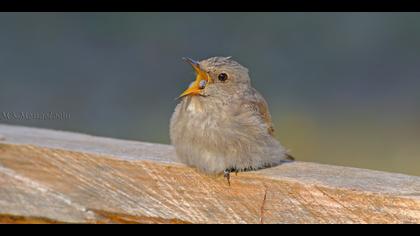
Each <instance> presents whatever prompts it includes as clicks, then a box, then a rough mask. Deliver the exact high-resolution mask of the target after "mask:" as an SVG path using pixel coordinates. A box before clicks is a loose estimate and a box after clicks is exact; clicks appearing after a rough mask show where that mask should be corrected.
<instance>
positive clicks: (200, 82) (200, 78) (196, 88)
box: [179, 57, 212, 98]
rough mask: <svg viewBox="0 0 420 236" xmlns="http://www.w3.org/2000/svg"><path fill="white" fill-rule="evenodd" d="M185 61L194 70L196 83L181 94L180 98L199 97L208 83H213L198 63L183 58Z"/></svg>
mask: <svg viewBox="0 0 420 236" xmlns="http://www.w3.org/2000/svg"><path fill="white" fill-rule="evenodd" d="M182 59H183V60H184V61H186V62H188V63H189V64H190V65H191V66H192V67H193V68H194V71H195V73H196V75H197V76H196V78H195V81H194V82H192V83H191V85H190V86H189V87H188V88H187V89H186V90H185V91H184V92H183V93H182V94H181V95H179V98H181V97H184V96H187V95H197V94H200V92H201V90H203V89H204V87H205V86H206V84H207V83H210V82H212V81H211V78H210V76H209V75H208V74H207V72H205V71H204V70H202V69H201V67H200V64H199V63H198V62H197V61H194V60H192V59H190V58H186V57H184V58H182Z"/></svg>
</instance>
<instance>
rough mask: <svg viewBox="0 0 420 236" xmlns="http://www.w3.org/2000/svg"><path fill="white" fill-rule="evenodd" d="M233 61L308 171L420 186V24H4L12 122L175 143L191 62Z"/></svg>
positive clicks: (0, 38)
mask: <svg viewBox="0 0 420 236" xmlns="http://www.w3.org/2000/svg"><path fill="white" fill-rule="evenodd" d="M219 55H220V56H233V58H234V59H236V60H237V61H239V62H240V63H242V64H243V65H245V66H246V67H248V68H249V69H250V73H251V78H252V80H253V84H254V86H255V87H256V88H257V89H258V90H259V91H260V92H261V93H262V94H263V95H264V96H265V98H266V99H267V101H268V103H269V105H270V109H271V112H272V116H273V119H274V123H275V128H276V132H277V137H278V138H279V139H280V140H281V142H282V143H283V144H284V145H285V146H286V147H288V148H290V149H291V151H292V154H293V155H294V156H296V157H297V159H298V160H302V161H312V162H318V163H328V164H337V165H345V166H354V167H362V168H369V169H377V170H386V171H393V172H401V173H407V174H413V175H420V145H419V144H420V91H419V89H420V14H419V13H0V112H66V113H68V114H69V115H70V118H69V119H66V120H4V119H3V120H1V121H0V122H1V123H8V124H18V125H24V126H36V127H46V128H53V129H60V130H69V131H76V132H84V133H89V134H93V135H100V136H109V137H115V138H123V139H134V140H140V141H149V142H159V143H169V137H168V125H169V118H170V116H171V114H172V111H173V109H174V107H175V105H176V101H175V100H174V98H176V97H177V96H178V95H179V94H180V93H181V92H182V91H183V90H184V89H185V88H186V87H187V86H188V84H189V82H190V81H192V80H193V79H194V73H193V71H192V69H191V67H190V66H189V65H187V64H185V63H184V62H183V61H182V60H181V58H182V57H184V56H188V57H191V58H194V59H204V58H207V57H211V56H219Z"/></svg>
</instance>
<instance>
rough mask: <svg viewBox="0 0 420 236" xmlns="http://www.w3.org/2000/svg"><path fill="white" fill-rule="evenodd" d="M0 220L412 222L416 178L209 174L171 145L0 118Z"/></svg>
mask: <svg viewBox="0 0 420 236" xmlns="http://www.w3.org/2000/svg"><path fill="white" fill-rule="evenodd" d="M0 135H1V136H2V137H3V140H0V222H5V223H10V222H15V223H22V222H25V223H27V222H29V223H31V222H32V223H40V222H43V223H62V222H72V223H74V222H80V223H420V177H415V176H407V175H402V174H395V173H385V172H380V171H372V170H364V169H356V168H348V167H339V166H330V165H321V164H315V163H305V162H294V163H289V164H284V165H281V166H278V167H275V168H269V169H265V170H260V171H255V172H247V173H239V174H238V175H237V176H235V175H233V176H232V179H231V182H232V185H231V186H230V187H229V186H228V185H227V183H226V182H225V180H224V179H223V177H221V176H207V175H204V174H201V173H197V172H196V171H195V170H194V169H192V168H189V167H186V166H184V165H182V164H180V163H177V162H176V158H175V154H174V150H173V148H172V147H171V146H169V145H162V144H151V143H144V142H134V141H124V140H116V139H110V138H100V137H94V136H90V135H83V134H75V133H69V132H60V131H51V130H43V129H35V128H26V127H17V126H8V125H0Z"/></svg>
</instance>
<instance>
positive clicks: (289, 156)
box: [285, 153, 295, 161]
mask: <svg viewBox="0 0 420 236" xmlns="http://www.w3.org/2000/svg"><path fill="white" fill-rule="evenodd" d="M285 156H286V159H285V161H294V160H295V158H294V157H293V156H292V155H290V154H289V153H286V154H285Z"/></svg>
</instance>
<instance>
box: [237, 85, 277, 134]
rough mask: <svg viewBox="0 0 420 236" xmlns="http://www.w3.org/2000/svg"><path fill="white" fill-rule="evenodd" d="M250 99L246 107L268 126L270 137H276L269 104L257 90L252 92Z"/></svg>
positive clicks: (247, 100) (246, 102)
mask: <svg viewBox="0 0 420 236" xmlns="http://www.w3.org/2000/svg"><path fill="white" fill-rule="evenodd" d="M246 97H247V98H248V99H246V101H245V104H244V105H245V106H246V107H247V108H248V109H250V110H252V111H253V112H255V113H256V114H257V115H259V116H260V117H261V119H262V120H263V121H264V122H265V124H266V125H267V131H268V133H269V134H270V135H274V127H273V122H272V121H271V115H270V111H269V110H268V105H267V102H266V101H265V99H264V97H263V96H262V95H261V94H260V93H259V92H258V91H257V90H255V89H252V90H251V93H250V94H249V96H246Z"/></svg>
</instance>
